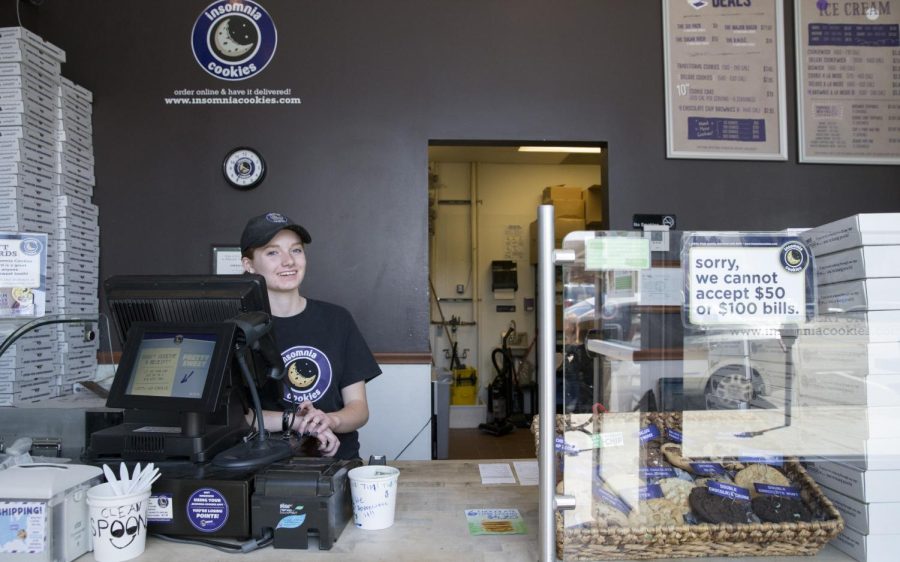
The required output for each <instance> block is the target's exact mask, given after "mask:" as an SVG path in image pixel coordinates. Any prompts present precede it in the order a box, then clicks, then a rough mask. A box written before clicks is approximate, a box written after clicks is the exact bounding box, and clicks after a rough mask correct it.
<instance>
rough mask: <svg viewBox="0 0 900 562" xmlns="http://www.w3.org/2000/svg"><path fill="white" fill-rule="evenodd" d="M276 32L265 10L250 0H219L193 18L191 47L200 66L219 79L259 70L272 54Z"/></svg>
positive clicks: (243, 76) (247, 75) (237, 77)
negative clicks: (194, 19)
mask: <svg viewBox="0 0 900 562" xmlns="http://www.w3.org/2000/svg"><path fill="white" fill-rule="evenodd" d="M277 44H278V33H277V32H276V30H275V23H274V22H273V21H272V18H271V16H269V13H268V12H266V10H265V9H263V7H262V6H260V5H259V4H258V3H256V2H254V1H253V0H219V1H218V2H213V3H212V4H210V5H209V6H207V7H206V9H205V10H203V12H202V13H201V14H200V16H198V17H197V21H195V22H194V29H193V32H192V33H191V48H192V49H193V51H194V58H195V59H197V63H198V64H199V65H200V66H202V67H203V70H205V71H206V72H208V73H209V74H211V75H213V76H215V77H216V78H220V79H222V80H229V81H237V80H245V79H247V78H250V77H251V76H255V75H257V74H259V73H260V72H261V71H262V70H263V69H264V68H265V67H266V65H268V64H269V62H270V61H271V60H272V57H273V56H274V55H275V47H276V45H277Z"/></svg>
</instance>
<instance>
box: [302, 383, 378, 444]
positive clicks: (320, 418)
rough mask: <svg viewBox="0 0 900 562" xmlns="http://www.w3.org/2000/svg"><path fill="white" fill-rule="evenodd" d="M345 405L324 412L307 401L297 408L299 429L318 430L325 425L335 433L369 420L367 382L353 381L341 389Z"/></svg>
mask: <svg viewBox="0 0 900 562" xmlns="http://www.w3.org/2000/svg"><path fill="white" fill-rule="evenodd" d="M341 397H342V398H343V399H344V407H343V408H341V409H340V410H338V411H336V412H328V413H326V412H323V411H322V410H319V409H317V408H316V407H315V406H313V403H312V402H309V401H305V402H302V403H301V404H300V407H299V409H298V410H297V414H298V416H300V424H299V431H301V432H302V431H316V430H318V429H319V428H322V427H325V428H327V429H330V430H331V431H333V432H334V433H349V432H351V431H355V430H357V429H359V428H361V427H362V426H364V425H366V422H367V421H369V403H368V401H367V400H366V383H365V382H363V381H360V382H356V383H353V384H351V385H349V386H345V387H344V388H342V389H341Z"/></svg>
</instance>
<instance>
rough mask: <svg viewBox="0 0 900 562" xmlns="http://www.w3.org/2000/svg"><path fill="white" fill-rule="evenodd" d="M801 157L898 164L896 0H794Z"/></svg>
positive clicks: (899, 10)
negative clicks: (862, 0)
mask: <svg viewBox="0 0 900 562" xmlns="http://www.w3.org/2000/svg"><path fill="white" fill-rule="evenodd" d="M795 6H796V8H795V12H796V22H797V24H796V25H797V31H796V37H797V93H798V96H797V97H798V103H799V108H798V111H797V115H798V120H799V124H798V127H799V141H800V161H801V162H828V163H838V164H900V0H881V1H875V2H860V1H852V2H851V1H845V0H840V1H834V0H796V3H795Z"/></svg>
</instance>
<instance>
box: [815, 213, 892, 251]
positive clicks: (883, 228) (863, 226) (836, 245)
mask: <svg viewBox="0 0 900 562" xmlns="http://www.w3.org/2000/svg"><path fill="white" fill-rule="evenodd" d="M800 238H802V239H803V240H804V241H805V242H806V244H807V245H808V246H809V248H810V250H812V253H813V255H815V256H816V257H818V256H820V255H824V254H830V253H832V252H837V251H840V250H846V249H847V248H855V247H857V246H880V245H885V244H900V213H863V214H859V215H853V216H852V217H847V218H844V219H840V220H836V221H834V222H830V223H828V224H824V225H822V226H819V227H816V228H811V229H809V230H806V231H804V232H801V233H800Z"/></svg>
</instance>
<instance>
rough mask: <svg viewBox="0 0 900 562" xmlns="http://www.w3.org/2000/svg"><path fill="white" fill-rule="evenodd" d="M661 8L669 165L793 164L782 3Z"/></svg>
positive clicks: (689, 3) (669, 3) (710, 0)
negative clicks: (714, 161)
mask: <svg viewBox="0 0 900 562" xmlns="http://www.w3.org/2000/svg"><path fill="white" fill-rule="evenodd" d="M898 1H900V0H898ZM662 6H663V31H664V34H665V37H664V48H665V63H666V64H665V73H666V117H667V121H668V126H667V139H666V146H667V154H668V156H669V158H722V159H733V160H786V159H787V131H786V126H785V121H786V117H785V77H784V39H783V38H784V20H783V14H784V9H783V2H782V0H662Z"/></svg>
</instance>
